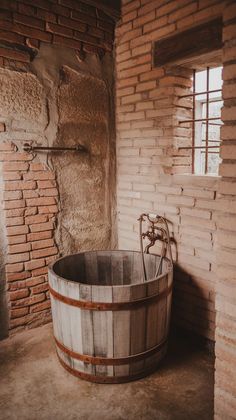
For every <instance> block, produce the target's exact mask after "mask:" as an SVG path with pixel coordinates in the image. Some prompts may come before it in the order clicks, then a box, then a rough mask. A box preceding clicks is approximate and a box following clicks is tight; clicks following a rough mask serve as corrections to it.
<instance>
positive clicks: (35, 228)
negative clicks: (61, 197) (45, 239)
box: [30, 222, 54, 233]
mask: <svg viewBox="0 0 236 420" xmlns="http://www.w3.org/2000/svg"><path fill="white" fill-rule="evenodd" d="M53 229H54V226H53V223H52V222H47V223H38V224H35V225H30V232H32V233H34V232H43V231H47V230H53Z"/></svg>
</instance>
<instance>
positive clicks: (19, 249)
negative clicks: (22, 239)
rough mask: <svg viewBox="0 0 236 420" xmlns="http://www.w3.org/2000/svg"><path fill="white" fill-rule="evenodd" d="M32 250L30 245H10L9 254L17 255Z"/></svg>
mask: <svg viewBox="0 0 236 420" xmlns="http://www.w3.org/2000/svg"><path fill="white" fill-rule="evenodd" d="M30 250H31V245H30V244H29V243H22V244H17V245H9V246H8V252H9V254H17V253H18V252H19V253H20V252H26V251H30Z"/></svg>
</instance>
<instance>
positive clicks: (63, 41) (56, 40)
mask: <svg viewBox="0 0 236 420" xmlns="http://www.w3.org/2000/svg"><path fill="white" fill-rule="evenodd" d="M53 44H56V45H63V46H65V47H68V48H73V49H75V50H81V45H82V44H81V42H80V41H76V40H75V39H69V38H65V37H63V36H60V35H54V36H53Z"/></svg>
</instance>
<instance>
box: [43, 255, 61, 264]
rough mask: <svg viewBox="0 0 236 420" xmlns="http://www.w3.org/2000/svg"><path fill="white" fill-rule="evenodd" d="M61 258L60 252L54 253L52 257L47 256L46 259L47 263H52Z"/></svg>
mask: <svg viewBox="0 0 236 420" xmlns="http://www.w3.org/2000/svg"><path fill="white" fill-rule="evenodd" d="M58 258H59V254H56V255H53V256H51V257H46V259H45V261H46V265H49V264H51V263H53V262H54V261H56V260H57V259H58Z"/></svg>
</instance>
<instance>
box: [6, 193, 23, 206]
mask: <svg viewBox="0 0 236 420" xmlns="http://www.w3.org/2000/svg"><path fill="white" fill-rule="evenodd" d="M18 193H19V191H18ZM23 207H25V200H12V201H5V203H4V209H5V210H9V209H19V208H20V209H21V208H23Z"/></svg>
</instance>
